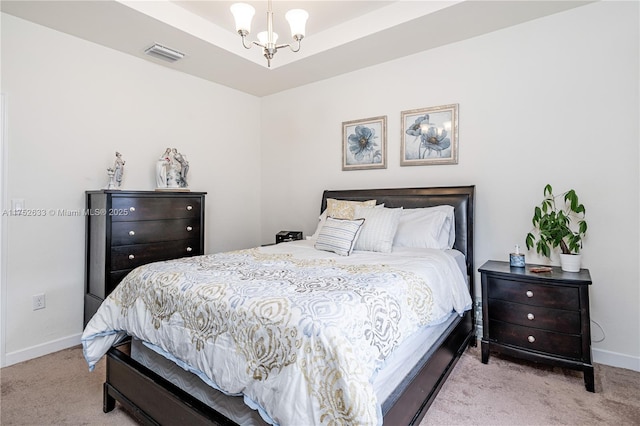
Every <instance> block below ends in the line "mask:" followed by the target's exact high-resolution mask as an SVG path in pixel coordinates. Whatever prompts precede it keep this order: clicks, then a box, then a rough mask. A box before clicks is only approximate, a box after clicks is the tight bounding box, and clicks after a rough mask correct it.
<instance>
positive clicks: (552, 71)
mask: <svg viewBox="0 0 640 426" xmlns="http://www.w3.org/2000/svg"><path fill="white" fill-rule="evenodd" d="M638 48H639V46H638V4H637V3H635V2H598V3H596V4H593V5H588V6H584V7H580V8H577V9H573V10H570V11H567V12H564V13H560V14H557V15H554V16H550V17H547V18H543V19H538V20H535V21H532V22H529V23H526V24H522V25H518V26H516V27H512V28H508V29H505V30H502V31H498V32H494V33H491V34H488V35H485V36H482V37H477V38H474V39H471V40H467V41H463V42H459V43H456V44H452V45H448V46H445V47H442V48H438V49H434V50H430V51H426V52H423V53H420V54H416V55H413V56H410V57H406V58H403V59H399V60H395V61H392V62H388V63H385V64H382V65H378V66H375V67H370V68H367V69H364V70H361V71H356V72H353V73H350V74H347V75H343V76H340V77H336V78H332V79H330V80H326V81H322V82H319V83H316V84H311V85H308V86H305V87H301V88H298V89H294V90H289V91H286V92H283V93H279V94H276V95H272V96H269V97H267V98H265V99H264V101H263V105H262V123H263V124H262V138H263V145H262V146H263V149H262V156H263V159H262V163H263V165H264V167H263V170H262V188H263V189H262V205H263V215H262V223H263V226H262V233H263V234H262V237H263V240H264V241H267V240H269V239H270V238H272V236H273V234H274V233H275V232H277V231H278V230H280V229H295V230H302V231H304V233H305V235H309V234H310V233H311V232H313V230H314V229H315V224H316V221H317V216H318V214H319V209H320V197H321V194H322V190H323V189H346V188H376V187H404V186H434V185H461V184H464V185H466V184H475V185H476V191H477V200H476V217H475V219H476V234H475V237H476V240H475V241H476V244H475V249H476V268H477V267H480V266H481V265H482V264H483V263H484V262H485V261H486V260H488V259H502V260H508V253H509V252H511V251H513V247H514V245H515V244H520V246H521V247H523V248H524V246H525V244H524V237H525V235H526V233H527V232H529V230H530V227H531V217H532V215H533V208H534V206H535V205H536V204H538V203H539V201H540V200H541V199H542V192H543V187H544V186H545V184H547V183H551V184H552V185H553V187H554V189H556V190H558V191H562V190H568V189H570V188H574V189H575V190H576V191H577V193H578V195H579V196H580V198H581V200H582V202H583V203H585V205H586V209H587V219H588V224H589V226H590V229H589V234H588V237H587V239H586V241H585V247H584V251H583V266H584V267H587V268H589V269H590V271H591V276H592V279H593V286H592V288H591V291H590V295H591V311H592V318H593V319H594V320H595V321H597V322H598V323H599V324H600V325H602V327H603V329H604V332H605V333H606V339H605V340H604V341H602V342H600V343H594V344H593V347H594V349H595V350H594V357H595V359H596V360H597V361H600V362H606V363H610V364H614V365H621V366H625V367H627V368H635V369H637V370H640V316H639V313H638V312H639V310H638V306H639V304H640V292H639V291H640V290H639V289H640V285H639V282H640V280H639V274H638V272H639V270H638V258H639V250H638V244H639V235H638V202H639V192H640V190H639V186H638V180H639V174H638V170H639V151H638V141H639V132H638V117H639V108H638V104H639V98H638V75H639V74H638V72H639V69H638V51H639V49H638ZM354 60H357V58H354ZM450 103H458V104H459V112H460V120H459V129H460V131H459V136H460V137H459V140H460V145H459V148H460V151H459V153H460V161H459V164H457V165H446V166H445V165H439V166H422V167H400V166H399V164H400V134H401V131H400V112H401V111H404V110H410V109H414V108H421V107H428V106H437V105H444V104H450ZM380 115H386V116H387V117H388V168H387V169H385V170H364V171H344V172H343V171H342V170H341V161H342V157H341V149H342V134H341V132H342V126H341V123H342V122H343V121H348V120H354V119H361V118H367V117H375V116H380ZM527 260H528V261H529V262H533V261H535V260H537V259H536V256H534V253H527ZM538 260H539V259H538ZM542 260H544V259H542ZM553 262H554V263H555V264H557V263H558V259H557V258H554V259H553ZM478 278H479V277H478ZM476 282H477V283H479V282H480V280H479V279H477V280H476ZM478 290H479V289H478ZM477 293H478V294H479V291H478V292H477ZM592 329H593V333H592V334H593V339H594V341H595V340H599V339H600V338H601V337H602V333H601V332H600V330H599V329H598V327H597V326H595V325H594V324H592Z"/></svg>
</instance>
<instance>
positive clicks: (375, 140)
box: [342, 116, 386, 170]
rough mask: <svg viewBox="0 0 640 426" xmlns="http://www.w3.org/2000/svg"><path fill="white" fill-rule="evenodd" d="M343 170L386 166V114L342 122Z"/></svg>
mask: <svg viewBox="0 0 640 426" xmlns="http://www.w3.org/2000/svg"><path fill="white" fill-rule="evenodd" d="M342 128H343V163H342V169H343V170H353V169H373V168H386V116H385V117H375V118H370V119H366V120H355V121H348V122H344V123H342Z"/></svg>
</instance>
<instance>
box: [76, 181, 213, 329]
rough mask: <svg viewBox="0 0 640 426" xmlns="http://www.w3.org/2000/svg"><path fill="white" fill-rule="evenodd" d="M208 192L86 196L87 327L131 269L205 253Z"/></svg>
mask: <svg viewBox="0 0 640 426" xmlns="http://www.w3.org/2000/svg"><path fill="white" fill-rule="evenodd" d="M205 194H206V192H169V191H162V192H160V191H157V192H156V191H114V190H100V191H87V192H86V209H87V210H86V213H87V214H86V217H87V222H86V226H87V229H86V270H85V283H86V294H85V298H84V325H85V326H86V324H87V322H89V320H90V319H91V317H92V316H93V315H94V314H95V313H96V311H97V310H98V307H99V306H100V304H101V303H102V301H103V300H104V298H105V297H107V295H108V294H109V293H111V291H113V289H114V288H115V287H116V286H117V285H118V283H120V281H122V279H123V278H124V277H125V275H127V273H128V272H130V271H131V270H132V269H133V268H135V267H137V266H140V265H144V264H145V263H151V262H156V261H160V260H169V259H176V258H179V257H185V256H195V255H200V254H204V197H205Z"/></svg>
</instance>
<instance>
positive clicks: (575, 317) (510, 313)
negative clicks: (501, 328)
mask: <svg viewBox="0 0 640 426" xmlns="http://www.w3.org/2000/svg"><path fill="white" fill-rule="evenodd" d="M489 311H490V312H491V318H492V319H496V320H498V321H503V322H509V323H512V324H518V325H522V326H525V327H533V328H538V329H543V330H549V331H557V332H559V333H569V334H580V313H579V312H578V311H565V310H560V309H550V308H545V307H541V306H533V305H523V304H520V303H511V302H506V301H504V300H497V299H489ZM491 331H493V330H491Z"/></svg>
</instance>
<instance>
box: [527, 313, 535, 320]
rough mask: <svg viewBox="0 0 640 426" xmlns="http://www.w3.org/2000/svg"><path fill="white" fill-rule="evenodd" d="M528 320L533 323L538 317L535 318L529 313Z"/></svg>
mask: <svg viewBox="0 0 640 426" xmlns="http://www.w3.org/2000/svg"><path fill="white" fill-rule="evenodd" d="M527 319H528V320H529V321H533V320H534V319H536V317H535V316H534V315H533V314H532V313H528V314H527Z"/></svg>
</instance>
